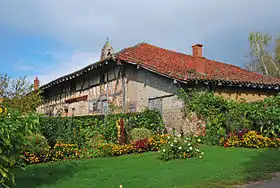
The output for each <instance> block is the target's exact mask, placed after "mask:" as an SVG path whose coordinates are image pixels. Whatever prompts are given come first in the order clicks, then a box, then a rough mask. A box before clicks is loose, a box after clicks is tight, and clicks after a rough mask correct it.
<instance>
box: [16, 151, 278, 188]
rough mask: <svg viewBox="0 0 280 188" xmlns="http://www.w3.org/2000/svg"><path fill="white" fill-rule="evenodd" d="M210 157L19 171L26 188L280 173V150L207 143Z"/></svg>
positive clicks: (202, 183) (191, 181)
mask: <svg viewBox="0 0 280 188" xmlns="http://www.w3.org/2000/svg"><path fill="white" fill-rule="evenodd" d="M201 149H202V150H203V151H204V153H205V156H204V159H198V158H192V159H187V160H175V161H169V162H164V163H163V162H161V161H159V160H157V159H156V156H157V153H152V152H149V153H144V154H140V155H127V156H121V157H117V158H104V159H91V160H83V161H65V162H57V163H49V164H39V165H33V166H28V167H27V168H26V171H23V170H20V169H16V180H17V186H16V187H18V188H19V187H22V188H37V187H40V188H47V187H48V188H78V187H79V188H95V187H96V188H111V187H112V188H113V187H114V188H118V187H119V185H120V184H122V185H123V187H124V188H144V187H152V188H154V187H155V188H156V187H158V188H164V187H168V188H170V187H176V188H179V187H180V188H183V187H184V188H186V187H207V188H208V187H225V186H227V185H230V184H237V183H241V182H243V181H248V180H256V179H261V178H269V177H270V176H269V174H270V173H271V172H274V171H280V150H279V149H278V150H276V149H269V150H253V149H244V148H222V147H206V146H204V147H202V148H201Z"/></svg>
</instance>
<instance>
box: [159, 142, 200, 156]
mask: <svg viewBox="0 0 280 188" xmlns="http://www.w3.org/2000/svg"><path fill="white" fill-rule="evenodd" d="M199 142H200V140H199V139H190V138H180V137H169V139H168V142H167V143H166V144H164V145H162V147H161V148H160V150H159V155H158V159H160V160H162V161H169V160H174V159H186V158H190V157H199V158H202V155H203V152H201V151H200V150H199V149H198V143H199Z"/></svg>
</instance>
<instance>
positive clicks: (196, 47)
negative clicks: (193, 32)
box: [192, 44, 203, 57]
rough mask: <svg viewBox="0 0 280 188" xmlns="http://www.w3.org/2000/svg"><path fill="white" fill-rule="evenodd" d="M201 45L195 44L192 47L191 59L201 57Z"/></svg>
mask: <svg viewBox="0 0 280 188" xmlns="http://www.w3.org/2000/svg"><path fill="white" fill-rule="evenodd" d="M202 47H203V45H202V44H196V45H193V46H192V49H193V57H202Z"/></svg>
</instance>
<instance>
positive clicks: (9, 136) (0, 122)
mask: <svg viewBox="0 0 280 188" xmlns="http://www.w3.org/2000/svg"><path fill="white" fill-rule="evenodd" d="M38 123H39V118H38V116H37V115H33V114H30V115H25V116H22V115H21V114H20V113H19V112H18V111H16V110H12V109H8V112H7V113H4V114H0V127H1V129H0V187H6V186H7V184H9V183H10V182H12V183H14V175H13V174H12V172H11V168H13V167H14V166H15V165H16V164H19V163H20V162H21V161H20V153H21V151H22V147H23V143H24V140H25V139H26V135H28V134H29V133H30V132H35V131H37V130H36V128H37V126H38Z"/></svg>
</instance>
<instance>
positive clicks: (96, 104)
mask: <svg viewBox="0 0 280 188" xmlns="http://www.w3.org/2000/svg"><path fill="white" fill-rule="evenodd" d="M92 111H93V112H96V111H98V101H94V102H93V103H92Z"/></svg>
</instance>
